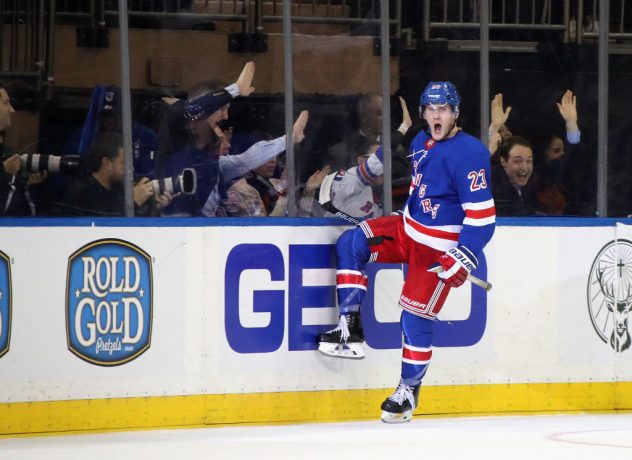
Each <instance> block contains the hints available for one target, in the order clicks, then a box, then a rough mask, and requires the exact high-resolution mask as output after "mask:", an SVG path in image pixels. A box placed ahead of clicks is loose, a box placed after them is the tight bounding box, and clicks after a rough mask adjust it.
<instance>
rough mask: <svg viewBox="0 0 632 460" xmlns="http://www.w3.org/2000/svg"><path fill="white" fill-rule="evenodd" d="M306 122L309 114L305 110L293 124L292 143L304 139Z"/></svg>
mask: <svg viewBox="0 0 632 460" xmlns="http://www.w3.org/2000/svg"><path fill="white" fill-rule="evenodd" d="M308 120H309V112H307V110H303V111H302V112H301V113H300V114H299V116H298V118H297V119H296V121H295V122H294V129H293V130H292V136H293V138H294V142H296V143H299V142H301V141H302V140H303V139H305V126H307V121H308Z"/></svg>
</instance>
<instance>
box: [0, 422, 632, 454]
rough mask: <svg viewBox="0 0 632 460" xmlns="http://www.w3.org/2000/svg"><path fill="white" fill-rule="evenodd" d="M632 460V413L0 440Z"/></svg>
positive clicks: (22, 448) (105, 448)
mask: <svg viewBox="0 0 632 460" xmlns="http://www.w3.org/2000/svg"><path fill="white" fill-rule="evenodd" d="M496 458H498V459H501V458H502V459H509V460H513V459H530V460H548V459H559V460H576V459H591V460H598V459H607V460H615V459H632V413H620V414H574V415H530V416H503V417H462V418H456V417H450V418H437V417H416V418H415V419H414V420H413V421H412V422H411V423H407V424H401V425H385V424H383V423H381V422H379V421H368V422H350V423H314V424H301V425H276V426H235V427H221V428H198V429H178V430H155V431H132V432H121V433H103V434H83V435H65V436H44V437H25V438H0V460H34V459H37V460H62V459H63V460H74V459H81V460H102V459H108V460H110V459H111V460H141V459H142V460H145V459H147V460H158V459H165V460H194V459H231V460H237V459H248V460H255V459H274V460H280V459H319V460H333V459H350V460H355V459H359V460H371V459H394V460H400V459H401V460H407V459H419V460H426V459H433V460H451V459H496Z"/></svg>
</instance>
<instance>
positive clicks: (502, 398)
mask: <svg viewBox="0 0 632 460" xmlns="http://www.w3.org/2000/svg"><path fill="white" fill-rule="evenodd" d="M392 391H393V390H392V389H364V390H336V391H304V392H278V393H253V394H221V395H217V394H213V395H191V396H152V397H134V398H108V399H82V400H67V401H36V402H16V403H2V404H0V435H4V436H25V435H26V436H28V435H42V434H51V433H53V434H59V433H68V432H73V433H76V432H86V431H90V432H95V431H115V430H134V429H150V428H152V429H153V428H165V427H171V428H173V427H195V426H212V425H234V424H274V423H299V422H300V423H304V422H334V421H349V420H363V419H369V420H370V419H374V420H378V419H379V416H380V412H381V411H380V404H381V403H382V401H383V400H384V398H386V397H387V396H388V395H389V394H390V393H391V392H392ZM420 398H421V399H420V404H419V408H418V409H417V410H416V411H415V414H416V415H438V414H441V415H451V414H452V415H471V414H500V413H519V412H538V413H543V412H566V411H574V412H577V411H608V410H630V409H632V382H592V383H527V384H490V385H453V386H428V387H422V391H421V396H420Z"/></svg>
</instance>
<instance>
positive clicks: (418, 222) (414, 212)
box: [403, 131, 496, 255]
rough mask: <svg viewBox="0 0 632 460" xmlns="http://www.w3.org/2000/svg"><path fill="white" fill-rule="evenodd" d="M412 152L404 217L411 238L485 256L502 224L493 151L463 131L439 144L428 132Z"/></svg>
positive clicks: (442, 248) (429, 244) (415, 144)
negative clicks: (493, 184)
mask: <svg viewBox="0 0 632 460" xmlns="http://www.w3.org/2000/svg"><path fill="white" fill-rule="evenodd" d="M410 154H411V161H412V165H413V171H412V183H411V193H410V196H409V197H408V201H407V202H406V206H405V208H404V217H403V218H404V223H405V225H404V228H405V230H406V233H407V234H408V236H410V237H411V238H412V239H414V240H415V241H418V242H420V243H423V244H425V245H426V246H430V247H432V248H435V249H438V250H443V251H445V250H448V249H450V248H451V247H454V246H456V245H457V244H459V245H462V246H465V247H467V248H468V249H469V250H470V251H472V252H473V253H474V254H475V255H476V254H479V253H480V252H481V251H482V250H483V248H484V247H485V245H486V244H487V242H488V241H489V240H490V239H491V237H492V235H493V233H494V229H495V226H496V210H495V207H494V199H493V198H492V191H491V182H490V177H491V175H490V161H489V158H490V155H489V150H487V148H486V147H485V146H484V145H483V144H482V143H481V142H480V141H479V140H478V139H476V138H474V137H473V136H470V135H469V134H466V133H464V132H462V131H458V132H457V133H456V134H455V135H454V136H452V137H450V138H447V139H443V140H441V141H439V142H436V141H434V140H433V139H432V137H431V136H430V135H429V134H428V133H427V132H425V131H422V132H420V133H419V134H418V135H417V136H416V137H415V139H413V142H412V143H411V146H410Z"/></svg>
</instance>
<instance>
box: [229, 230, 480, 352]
mask: <svg viewBox="0 0 632 460" xmlns="http://www.w3.org/2000/svg"><path fill="white" fill-rule="evenodd" d="M479 260H480V263H479V267H478V268H477V270H476V271H475V272H474V273H475V274H476V275H477V276H478V277H481V278H485V277H486V271H487V269H486V261H485V257H484V256H482V257H480V259H479ZM335 267H336V265H335V244H334V243H333V242H332V243H331V244H293V243H288V244H278V243H277V244H273V243H242V244H236V245H235V246H234V247H232V248H231V250H230V252H229V253H228V255H227V257H226V268H225V278H224V286H225V288H224V292H225V300H224V311H225V326H226V339H227V341H228V344H229V345H230V348H231V349H232V350H233V351H235V352H237V353H272V352H275V351H277V350H279V349H280V348H281V347H282V345H283V344H284V339H285V334H286V332H287V350H289V351H304V350H316V349H317V348H318V344H317V342H316V337H317V335H318V334H319V333H320V332H323V331H324V330H327V329H329V328H331V327H333V326H334V325H333V324H329V323H323V324H305V322H304V321H303V318H304V317H306V316H308V315H307V314H306V312H305V310H313V309H318V308H331V307H332V306H335V305H336V301H335V294H336V291H335ZM393 269H398V270H402V265H401V264H399V265H392V264H388V265H387V264H376V263H372V264H368V266H367V275H368V277H369V286H370V288H369V290H368V291H367V294H366V296H365V298H364V300H363V303H362V306H361V313H362V320H363V327H364V330H365V336H366V345H367V346H368V347H370V348H373V349H400V348H401V343H402V339H401V330H400V327H399V322H398V321H389V322H383V321H380V319H379V315H378V314H377V313H378V312H377V311H376V291H375V289H374V286H375V281H376V276H377V275H378V274H379V272H380V271H381V270H393ZM404 269H405V268H404ZM313 270H328V274H329V276H325V277H323V278H322V284H321V285H314V284H313V283H305V277H304V274H305V273H306V272H309V271H313ZM248 272H254V273H256V275H253V276H249V277H247V280H248V281H247V283H250V284H251V285H257V286H261V285H262V282H264V283H265V281H270V282H272V283H274V284H279V283H278V282H282V284H283V286H284V288H283V289H278V288H267V289H264V288H254V289H252V288H250V286H248V285H245V286H244V284H243V283H244V282H246V281H244V280H245V279H246V277H245V276H244V275H245V274H247V273H248ZM404 275H405V274H404ZM257 277H258V278H257ZM400 288H401V286H397V287H395V289H397V290H399V289H400ZM464 289H471V304H470V305H469V314H468V316H467V317H466V318H464V319H461V320H451V321H442V320H437V322H436V325H435V339H434V346H435V347H468V346H471V345H474V344H476V343H478V342H479V341H480V340H481V338H482V337H483V334H484V333H485V325H486V321H487V293H486V292H485V291H484V290H483V289H481V288H478V287H476V286H473V285H468V286H466V287H465V288H464ZM244 297H245V298H244ZM286 299H287V301H286ZM244 305H249V306H250V307H249V308H250V309H251V311H245V309H244ZM248 315H249V316H252V315H258V316H265V318H266V319H267V320H266V322H265V324H261V325H259V326H249V325H248V324H244V323H245V321H244V317H246V316H248Z"/></svg>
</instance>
